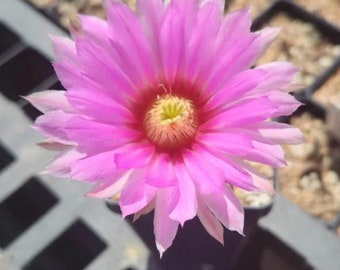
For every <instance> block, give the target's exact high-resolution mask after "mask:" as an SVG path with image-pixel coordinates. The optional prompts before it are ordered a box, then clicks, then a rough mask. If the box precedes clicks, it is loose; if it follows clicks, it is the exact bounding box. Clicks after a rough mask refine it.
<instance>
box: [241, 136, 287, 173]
mask: <svg viewBox="0 0 340 270" xmlns="http://www.w3.org/2000/svg"><path fill="white" fill-rule="evenodd" d="M253 146H254V148H255V150H254V151H253V152H251V153H248V154H247V156H246V157H245V159H247V160H251V161H255V162H260V163H263V164H267V165H270V166H272V167H274V168H279V167H283V166H287V163H286V160H285V155H284V151H283V149H282V147H281V146H279V145H271V144H266V143H262V142H257V141H253Z"/></svg>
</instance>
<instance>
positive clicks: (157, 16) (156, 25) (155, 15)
mask: <svg viewBox="0 0 340 270" xmlns="http://www.w3.org/2000/svg"><path fill="white" fill-rule="evenodd" d="M164 11H165V8H164V5H163V3H162V1H160V0H139V1H137V3H136V13H137V16H138V17H139V20H140V22H141V25H142V28H143V30H144V33H145V36H146V38H147V39H148V41H149V44H150V46H151V48H152V51H153V52H154V54H155V56H156V57H155V67H156V68H157V69H158V70H160V69H161V66H162V63H161V56H160V55H161V53H160V46H159V34H160V28H161V25H162V21H163V16H164Z"/></svg>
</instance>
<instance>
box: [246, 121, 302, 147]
mask: <svg viewBox="0 0 340 270" xmlns="http://www.w3.org/2000/svg"><path fill="white" fill-rule="evenodd" d="M248 128H250V129H256V130H258V132H259V133H260V134H261V135H262V136H264V137H265V138H267V139H269V140H271V141H273V142H275V143H278V144H299V143H303V142H304V141H305V139H304V135H303V134H302V133H301V131H300V130H299V129H298V128H295V127H293V126H291V125H288V124H283V123H275V122H259V123H254V124H251V125H249V126H248Z"/></svg>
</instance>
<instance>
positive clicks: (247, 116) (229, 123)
mask: <svg viewBox="0 0 340 270" xmlns="http://www.w3.org/2000/svg"><path fill="white" fill-rule="evenodd" d="M276 111H277V107H276V106H274V104H273V103H272V102H271V101H270V100H269V99H268V98H267V97H264V96H263V97H258V98H254V99H248V100H247V99H246V100H242V101H240V102H238V103H237V104H236V105H234V106H233V107H230V108H227V109H224V110H223V111H219V112H215V113H216V115H215V116H212V117H211V118H210V119H208V120H207V121H206V122H205V123H204V124H203V125H202V126H201V129H202V130H204V129H218V128H223V127H235V126H242V125H245V124H249V123H252V122H258V121H263V120H266V119H268V118H270V117H271V116H272V115H273V114H274V113H275V112H276Z"/></svg>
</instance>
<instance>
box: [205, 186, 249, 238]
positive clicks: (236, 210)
mask: <svg viewBox="0 0 340 270" xmlns="http://www.w3.org/2000/svg"><path fill="white" fill-rule="evenodd" d="M204 199H205V200H206V202H207V204H208V206H209V208H210V209H211V211H212V212H213V213H214V215H215V216H216V217H217V218H218V219H219V220H220V221H221V222H222V224H223V225H224V226H225V227H226V228H228V229H229V230H232V231H237V232H239V233H240V234H243V224H244V211H243V206H242V204H241V203H240V202H239V200H238V199H237V197H236V196H235V195H234V193H233V192H232V191H231V190H230V188H229V187H226V188H225V192H224V194H223V193H216V194H212V196H204Z"/></svg>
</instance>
